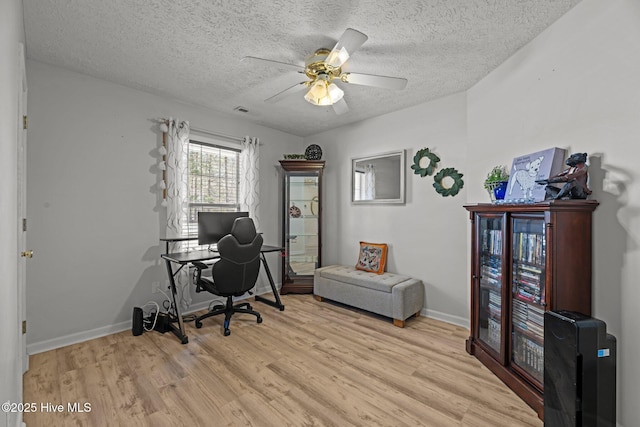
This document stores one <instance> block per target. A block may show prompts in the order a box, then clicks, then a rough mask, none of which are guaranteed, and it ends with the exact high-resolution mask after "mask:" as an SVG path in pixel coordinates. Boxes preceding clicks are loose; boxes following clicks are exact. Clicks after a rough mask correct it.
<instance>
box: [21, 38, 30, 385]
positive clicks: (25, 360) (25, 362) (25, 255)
mask: <svg viewBox="0 0 640 427" xmlns="http://www.w3.org/2000/svg"><path fill="white" fill-rule="evenodd" d="M18 56H19V58H18V63H19V64H20V72H19V74H18V78H19V79H20V81H19V82H18V88H19V89H20V94H19V96H18V254H19V255H20V256H18V322H19V323H18V324H21V325H23V326H22V334H21V335H20V337H21V338H20V351H21V356H22V357H21V358H22V372H23V373H24V372H26V371H27V370H28V369H29V356H28V355H27V335H26V329H25V328H26V326H25V325H26V321H27V304H26V263H27V260H28V259H29V258H31V256H32V255H33V254H32V253H31V251H29V250H28V249H27V119H26V117H27V73H26V66H25V52H24V45H23V44H22V43H21V44H20V45H19V48H18Z"/></svg>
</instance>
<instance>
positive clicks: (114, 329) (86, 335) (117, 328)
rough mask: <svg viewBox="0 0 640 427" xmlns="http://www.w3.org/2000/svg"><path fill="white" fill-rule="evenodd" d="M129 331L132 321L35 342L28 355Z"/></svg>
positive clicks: (267, 289) (263, 289) (262, 290)
mask: <svg viewBox="0 0 640 427" xmlns="http://www.w3.org/2000/svg"><path fill="white" fill-rule="evenodd" d="M263 294H272V292H271V286H269V284H267V285H266V286H257V287H256V290H255V291H254V296H255V295H263ZM246 298H252V296H251V295H247V296H246V297H244V298H238V301H240V300H243V299H246ZM214 300H215V298H212V299H211V300H209V301H204V302H200V303H197V304H193V305H191V306H190V307H189V309H187V310H183V311H182V314H183V315H186V314H191V313H195V312H196V311H200V310H205V309H207V308H209V304H210V303H211V301H214ZM127 329H131V320H126V321H124V322H120V323H115V324H113V325H107V326H102V327H100V328H95V329H90V330H88V331H82V332H77V333H74V334H69V335H64V336H61V337H57V338H52V339H49V340H44V341H39V342H34V343H31V344H27V354H28V355H32V354H38V353H44V352H45V351H50V350H55V349H58V348H62V347H66V346H69V345H73V344H78V343H81V342H84V341H89V340H92V339H96V338H101V337H104V336H107V335H112V334H117V333H119V332H122V331H126V330H127Z"/></svg>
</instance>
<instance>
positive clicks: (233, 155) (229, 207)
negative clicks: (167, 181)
mask: <svg viewBox="0 0 640 427" xmlns="http://www.w3.org/2000/svg"><path fill="white" fill-rule="evenodd" d="M188 150H189V151H188V159H189V166H188V167H189V169H188V170H189V180H188V182H189V186H188V200H189V221H188V234H189V235H197V234H198V212H202V211H204V212H229V211H236V212H237V211H239V210H240V197H239V194H240V147H238V148H233V147H232V146H227V145H217V144H215V143H213V142H202V141H199V140H194V139H192V140H190V141H189V148H188Z"/></svg>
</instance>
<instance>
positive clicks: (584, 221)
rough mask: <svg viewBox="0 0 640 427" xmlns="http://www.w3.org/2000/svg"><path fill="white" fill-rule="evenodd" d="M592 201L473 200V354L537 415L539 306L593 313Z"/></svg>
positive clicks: (541, 349)
mask: <svg viewBox="0 0 640 427" xmlns="http://www.w3.org/2000/svg"><path fill="white" fill-rule="evenodd" d="M597 206H598V202H596V201H593V200H551V201H546V202H540V203H534V204H523V205H497V204H478V205H469V206H465V208H466V209H467V210H468V211H469V217H470V219H471V224H472V227H471V230H472V235H471V331H470V332H471V333H470V336H469V339H468V340H467V342H466V350H467V352H468V353H470V354H473V355H475V356H476V357H477V358H478V359H479V360H480V361H481V362H482V363H483V364H484V365H486V366H487V367H488V368H489V369H490V370H491V371H493V372H494V373H495V374H496V375H497V376H498V377H499V378H500V379H501V380H502V381H503V382H504V383H505V384H507V385H508V386H509V387H510V388H511V389H512V390H513V391H514V392H515V393H516V394H518V395H519V396H520V397H521V398H522V399H523V400H524V401H525V402H527V403H528V404H529V405H530V406H531V407H532V408H533V409H535V410H536V411H537V412H538V415H539V416H540V418H542V417H543V393H544V387H543V378H544V365H543V361H544V312H545V311H547V310H571V311H577V312H580V313H584V314H586V315H591V269H592V266H591V251H592V246H591V238H592V230H591V228H592V225H591V223H592V213H593V211H594V210H595V208H596V207H597Z"/></svg>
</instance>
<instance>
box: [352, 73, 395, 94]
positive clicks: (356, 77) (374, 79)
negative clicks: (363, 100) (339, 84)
mask: <svg viewBox="0 0 640 427" xmlns="http://www.w3.org/2000/svg"><path fill="white" fill-rule="evenodd" d="M340 80H342V81H343V82H345V83H351V84H354V85H363V86H374V87H381V88H384V89H396V90H402V89H404V88H405V87H406V86H407V82H408V80H407V79H403V78H400V77H387V76H376V75H373V74H361V73H343V74H342V75H341V76H340Z"/></svg>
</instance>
